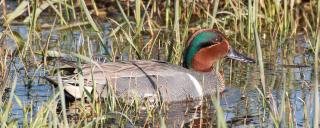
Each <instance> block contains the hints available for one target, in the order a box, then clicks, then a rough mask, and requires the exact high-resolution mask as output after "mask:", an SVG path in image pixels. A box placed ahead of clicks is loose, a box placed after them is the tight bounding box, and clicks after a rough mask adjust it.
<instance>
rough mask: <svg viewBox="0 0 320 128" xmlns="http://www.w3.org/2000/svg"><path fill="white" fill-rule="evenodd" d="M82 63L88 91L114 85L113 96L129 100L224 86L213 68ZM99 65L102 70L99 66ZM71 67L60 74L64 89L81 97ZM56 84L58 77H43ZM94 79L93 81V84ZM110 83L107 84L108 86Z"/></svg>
mask: <svg viewBox="0 0 320 128" xmlns="http://www.w3.org/2000/svg"><path fill="white" fill-rule="evenodd" d="M98 64H99V66H100V68H99V67H97V66H95V65H89V64H84V65H82V74H83V80H84V83H85V87H86V89H87V90H88V91H89V92H91V91H92V90H93V89H92V88H93V85H95V86H96V92H97V95H98V96H100V97H101V98H105V97H107V96H108V95H109V94H110V91H109V89H113V90H114V92H115V94H116V96H118V97H120V98H122V99H125V100H126V101H130V100H133V99H136V98H138V99H144V100H151V101H154V100H160V99H161V100H162V101H164V102H179V101H193V100H200V99H202V97H203V96H208V95H212V94H214V93H215V92H217V90H218V91H220V92H221V91H223V90H224V81H223V79H222V77H221V75H220V74H219V73H216V72H197V71H193V70H188V69H186V68H183V67H180V66H177V65H172V64H168V63H166V62H160V61H144V60H141V61H130V62H113V63H98ZM101 69H102V70H101ZM77 75H79V74H78V71H77V70H76V69H74V71H73V73H71V75H69V76H67V77H66V76H65V77H63V78H62V80H63V83H64V87H65V90H66V92H68V93H69V94H71V96H73V97H74V98H76V99H77V98H81V96H82V94H83V93H82V91H80V90H81V89H80V86H79V84H80V83H78V81H81V80H77V78H78V77H77ZM46 78H47V80H49V81H50V82H51V83H54V84H55V85H57V81H58V77H55V76H48V77H46ZM94 83H95V84H94ZM108 87H109V88H108Z"/></svg>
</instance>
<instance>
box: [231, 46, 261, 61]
mask: <svg viewBox="0 0 320 128" xmlns="http://www.w3.org/2000/svg"><path fill="white" fill-rule="evenodd" d="M226 58H229V59H234V60H239V61H241V62H246V63H255V62H256V61H255V60H254V59H251V58H249V57H247V56H245V55H242V54H240V53H239V52H237V51H236V50H234V49H233V48H231V49H230V50H229V53H228V54H227V56H226Z"/></svg>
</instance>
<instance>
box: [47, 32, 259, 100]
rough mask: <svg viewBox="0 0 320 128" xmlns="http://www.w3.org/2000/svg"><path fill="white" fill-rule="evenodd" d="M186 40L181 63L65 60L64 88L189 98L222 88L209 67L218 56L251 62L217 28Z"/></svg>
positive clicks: (76, 94) (100, 93)
mask: <svg viewBox="0 0 320 128" xmlns="http://www.w3.org/2000/svg"><path fill="white" fill-rule="evenodd" d="M187 43H188V47H187V48H186V50H185V52H184V59H183V67H180V66H177V65H172V64H169V63H166V62H160V61H145V60H140V61H130V62H112V63H98V62H94V64H82V65H81V66H80V67H79V66H78V65H75V64H74V63H67V64H68V65H69V66H71V68H68V69H72V72H71V73H70V74H68V75H65V76H64V77H62V83H63V85H64V87H65V90H66V91H67V92H68V93H69V94H71V95H72V96H73V97H74V98H76V99H77V98H80V97H82V96H83V94H84V93H83V92H84V91H83V88H82V89H81V88H80V86H79V85H83V84H84V88H85V89H87V91H89V92H92V91H93V90H94V91H96V93H97V95H98V96H99V97H102V98H104V97H107V96H110V93H111V92H114V93H115V94H116V96H117V97H120V98H123V99H129V100H131V99H134V98H138V99H148V100H161V101H164V102H179V101H190V100H199V99H202V97H203V96H208V95H212V94H215V92H222V91H223V90H224V86H225V85H224V80H223V78H222V76H221V75H220V74H219V73H218V72H216V71H214V70H213V67H212V65H214V64H215V63H216V62H217V61H218V60H220V59H223V58H230V59H235V60H239V61H243V62H248V63H253V62H254V60H253V59H251V58H248V57H246V56H244V55H242V54H240V53H238V52H237V51H235V50H234V49H233V48H232V47H231V46H230V45H229V42H228V40H227V38H226V37H225V36H224V34H222V33H221V32H220V31H218V30H216V29H202V30H199V31H197V32H195V33H194V34H193V35H192V36H191V37H190V39H189V40H188V42H187ZM75 67H78V68H75ZM61 69H62V68H61ZM46 79H47V80H48V81H49V82H51V83H53V84H55V85H58V84H57V83H58V77H56V76H47V77H46ZM79 81H82V82H79ZM82 83H83V84H82ZM81 87H82V86H81ZM110 90H111V91H110Z"/></svg>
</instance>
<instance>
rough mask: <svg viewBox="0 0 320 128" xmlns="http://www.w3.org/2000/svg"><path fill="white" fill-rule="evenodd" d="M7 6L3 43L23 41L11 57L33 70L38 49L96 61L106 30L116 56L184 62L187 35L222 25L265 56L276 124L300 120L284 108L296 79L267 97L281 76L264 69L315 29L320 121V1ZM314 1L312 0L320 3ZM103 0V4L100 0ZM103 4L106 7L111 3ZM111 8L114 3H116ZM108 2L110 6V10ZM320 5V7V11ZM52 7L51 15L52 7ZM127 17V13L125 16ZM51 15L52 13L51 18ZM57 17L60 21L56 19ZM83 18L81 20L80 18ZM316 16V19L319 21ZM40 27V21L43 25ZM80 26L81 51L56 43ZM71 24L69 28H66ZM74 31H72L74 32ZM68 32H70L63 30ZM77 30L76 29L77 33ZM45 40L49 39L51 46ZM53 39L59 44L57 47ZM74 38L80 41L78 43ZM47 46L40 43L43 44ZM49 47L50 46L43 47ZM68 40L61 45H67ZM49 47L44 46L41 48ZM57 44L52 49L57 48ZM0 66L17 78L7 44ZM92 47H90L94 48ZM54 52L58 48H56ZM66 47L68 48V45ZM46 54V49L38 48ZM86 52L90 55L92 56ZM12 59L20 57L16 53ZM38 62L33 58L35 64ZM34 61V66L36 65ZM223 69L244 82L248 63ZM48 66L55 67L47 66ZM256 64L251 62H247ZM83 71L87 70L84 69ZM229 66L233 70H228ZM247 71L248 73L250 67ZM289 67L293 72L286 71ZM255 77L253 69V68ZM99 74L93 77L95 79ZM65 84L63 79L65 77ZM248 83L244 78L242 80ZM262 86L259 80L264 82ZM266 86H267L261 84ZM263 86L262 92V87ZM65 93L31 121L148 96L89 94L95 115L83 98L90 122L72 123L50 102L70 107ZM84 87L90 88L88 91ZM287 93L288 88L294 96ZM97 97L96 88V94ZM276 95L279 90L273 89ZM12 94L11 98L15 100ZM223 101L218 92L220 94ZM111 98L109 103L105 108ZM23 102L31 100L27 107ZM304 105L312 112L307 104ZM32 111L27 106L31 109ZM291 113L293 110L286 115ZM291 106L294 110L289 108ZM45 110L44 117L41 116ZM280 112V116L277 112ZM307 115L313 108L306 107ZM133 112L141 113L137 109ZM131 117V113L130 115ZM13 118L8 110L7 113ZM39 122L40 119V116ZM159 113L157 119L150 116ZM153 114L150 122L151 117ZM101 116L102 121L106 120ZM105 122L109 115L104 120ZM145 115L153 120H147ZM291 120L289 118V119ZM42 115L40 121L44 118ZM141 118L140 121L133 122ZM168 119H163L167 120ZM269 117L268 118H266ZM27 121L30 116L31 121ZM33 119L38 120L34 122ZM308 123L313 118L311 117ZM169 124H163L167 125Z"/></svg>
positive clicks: (243, 46) (118, 107)
mask: <svg viewBox="0 0 320 128" xmlns="http://www.w3.org/2000/svg"><path fill="white" fill-rule="evenodd" d="M1 2H2V6H3V8H2V9H3V11H2V12H3V14H4V15H3V16H4V20H5V21H4V23H5V24H4V25H6V26H7V27H6V29H5V30H4V31H5V32H3V33H2V35H1V36H0V37H1V38H2V39H0V45H2V46H3V45H4V42H5V41H4V40H3V39H4V38H5V39H6V40H7V39H10V38H11V39H12V40H13V41H14V42H15V43H16V45H17V47H18V48H17V49H16V52H17V54H12V58H14V57H16V58H18V59H19V60H20V61H21V62H22V63H23V65H24V66H23V68H24V69H25V70H24V71H28V70H31V69H33V68H36V69H40V68H41V67H42V66H43V67H46V66H47V65H48V64H47V63H46V61H47V60H46V59H47V58H45V59H43V60H44V64H42V62H41V59H40V60H39V59H37V58H38V57H39V56H44V57H50V56H51V55H49V54H50V53H59V55H62V53H63V55H70V56H73V57H77V58H78V60H79V61H78V62H79V66H80V65H81V63H80V61H86V62H94V58H95V56H94V55H93V54H94V53H92V52H93V51H94V50H91V49H90V42H93V40H94V38H96V39H97V42H98V43H99V46H101V47H102V48H103V49H104V50H105V51H107V49H108V47H107V44H104V42H105V41H104V40H103V38H104V36H106V37H107V38H110V40H111V41H112V42H113V46H112V51H109V52H110V53H111V56H107V57H110V58H111V59H110V60H113V61H116V60H117V58H119V60H127V58H128V59H152V58H156V59H161V60H167V61H169V62H171V63H175V64H180V63H181V61H182V57H181V56H182V54H183V49H184V48H185V47H186V46H187V44H185V42H186V41H187V39H188V36H189V35H190V34H191V33H192V32H194V31H195V30H198V29H201V28H218V29H219V30H221V31H223V32H224V33H226V35H227V36H228V37H229V39H230V44H231V46H233V47H235V48H236V49H239V50H240V51H243V52H247V54H249V55H250V56H256V58H257V60H258V67H259V73H260V75H259V81H260V82H259V83H261V85H262V89H260V88H257V91H258V92H261V95H260V96H261V98H262V100H261V101H259V103H262V104H263V108H264V111H269V112H270V115H268V113H264V115H263V118H264V119H268V118H269V117H270V118H272V123H273V124H274V125H275V127H279V126H280V125H281V124H290V125H291V126H294V124H295V122H294V119H293V118H291V117H292V116H293V115H294V113H293V112H292V110H290V111H286V109H285V108H291V107H292V105H291V104H290V102H289V100H290V99H289V97H290V94H289V92H288V88H287V86H290V85H291V82H290V81H291V80H290V79H287V78H286V76H290V74H289V75H283V76H282V79H281V81H282V83H283V84H282V85H283V93H282V95H281V98H280V100H279V101H280V103H279V104H280V105H278V104H276V102H277V101H274V102H273V103H269V102H268V101H270V100H269V99H268V98H270V97H269V95H268V94H270V93H271V92H272V91H273V90H274V87H276V86H274V85H275V83H276V82H275V81H276V77H274V78H273V79H272V82H271V84H269V82H270V81H268V78H267V77H266V76H265V74H266V72H265V71H264V70H265V67H266V66H265V64H266V63H273V64H275V65H278V63H277V62H276V60H275V59H274V58H277V59H278V58H279V59H280V60H281V62H283V63H286V64H287V63H289V64H290V63H291V62H290V61H289V60H288V62H286V61H285V60H284V59H287V58H289V57H288V56H293V55H295V53H294V52H293V51H292V50H291V49H289V48H292V47H293V45H295V44H294V43H293V45H292V43H286V41H285V40H287V39H288V38H293V37H295V35H296V34H297V33H298V32H300V31H304V32H306V33H307V34H309V33H310V34H309V35H311V36H312V37H311V40H312V39H313V38H315V37H316V41H314V42H315V43H313V40H312V41H310V44H311V46H313V47H312V49H313V50H314V53H315V60H314V62H315V64H314V78H315V79H314V83H315V84H314V88H315V90H314V97H315V98H314V100H315V104H314V109H315V111H314V113H315V114H314V116H313V117H314V118H313V119H312V120H313V126H315V127H316V126H318V124H319V122H318V120H319V115H318V113H319V94H318V68H319V67H318V62H319V60H318V53H319V42H320V34H319V33H320V32H319V31H320V29H319V26H320V25H319V22H320V18H319V17H320V1H319V0H318V1H316V0H311V1H310V4H308V3H298V2H299V1H293V0H290V1H289V0H284V1H279V0H278V1H258V0H247V1H219V0H215V1H196V0H192V1H184V2H182V1H179V0H175V1H171V0H166V1H155V0H154V1H152V0H150V1H145V0H135V1H125V2H124V1H121V0H116V1H115V2H110V3H111V4H108V5H105V4H104V3H103V2H101V3H100V2H99V1H94V0H91V2H92V6H91V5H90V4H88V3H86V2H87V1H86V0H80V1H79V3H76V2H75V1H54V0H53V1H43V2H37V1H21V2H20V3H19V6H18V7H16V8H15V9H14V10H13V11H11V12H9V13H8V15H5V14H6V8H5V7H4V6H5V5H6V3H5V2H6V0H2V1H1ZM316 2H317V5H315V4H312V3H316ZM101 5H103V6H101ZM104 6H107V7H105V8H104ZM109 7H110V8H111V9H109ZM100 8H103V9H105V10H107V11H106V12H107V13H109V12H110V13H112V11H113V10H115V11H116V14H115V16H114V15H111V14H110V15H107V17H103V20H102V21H99V20H97V18H96V17H97V16H96V15H98V13H99V11H100V10H99V9H100ZM108 9H109V10H108ZM313 10H316V11H313ZM47 11H49V12H50V14H49V15H52V16H53V15H54V17H56V18H55V19H54V22H53V23H50V24H52V25H51V26H50V27H52V28H51V29H50V30H51V32H50V33H51V34H49V37H48V38H46V40H45V41H43V39H42V38H41V36H42V35H41V29H42V28H41V26H42V25H43V21H41V22H40V20H42V15H46V13H47ZM51 13H52V14H51ZM119 17H120V18H119ZM49 18H50V17H49ZM20 19H23V20H22V21H23V22H22V23H24V24H26V25H28V27H29V29H28V36H27V39H23V38H22V36H21V35H22V34H23V33H18V32H17V31H16V30H12V29H11V28H12V26H14V24H15V23H16V22H19V21H21V20H20ZM56 20H57V22H56ZM74 21H77V23H74ZM314 21H316V22H314ZM100 22H108V24H110V28H109V29H110V34H109V35H104V34H103V33H102V31H101V30H102V27H101V26H100V25H99V24H100ZM39 26H40V27H39ZM76 29H78V30H79V31H80V33H81V34H82V35H85V36H82V38H85V41H83V42H81V43H80V44H85V45H82V46H81V47H80V48H79V49H78V51H76V52H68V51H71V50H72V49H73V48H68V47H63V46H62V45H63V42H64V41H65V40H64V39H63V38H59V39H58V41H57V42H50V39H51V36H52V35H53V33H59V34H60V35H59V36H61V37H70V33H72V32H74V31H76ZM66 31H67V32H66ZM88 31H91V32H94V37H91V35H86V34H87V33H86V32H88ZM68 32H69V33H68ZM62 33H67V34H62ZM71 36H72V35H71ZM43 42H46V44H45V47H44V44H43ZM53 43H56V45H55V46H53V47H51V46H50V45H52V44H53ZM71 45H76V44H75V43H71ZM38 46H40V47H38ZM41 46H43V47H41ZM60 46H61V47H60ZM43 49H45V52H42V50H43ZM52 49H53V50H52ZM279 49H281V53H280V54H281V55H280V56H278V55H277V54H278V50H279ZM0 50H1V51H0V55H1V57H0V60H1V62H0V69H1V77H2V81H7V80H6V79H9V78H10V77H7V76H8V75H10V72H9V70H8V68H10V67H11V66H9V65H8V63H10V62H8V59H7V58H8V57H9V53H10V51H9V50H4V49H2V48H0ZM90 50H91V51H90ZM50 51H51V52H50ZM61 51H62V52H61ZM38 53H41V54H38ZM86 56H89V57H88V58H86ZM12 60H13V59H12ZM30 63H31V64H30ZM32 65H33V66H32ZM218 65H219V68H217V69H222V68H223V67H224V66H231V67H230V69H232V70H230V74H229V78H230V80H227V83H228V82H229V83H231V81H232V84H238V83H237V79H239V78H242V76H241V75H240V74H237V73H234V72H235V71H236V69H242V68H243V65H242V64H238V63H237V62H230V65H228V64H227V63H224V64H222V63H220V64H218ZM46 69H48V70H50V69H49V68H47V67H46ZM246 69H247V70H246V71H249V70H250V69H251V67H248V68H246ZM79 70H81V69H79ZM227 70H228V69H227ZM246 71H244V72H246ZM26 74H28V76H34V74H32V73H29V72H26ZM284 74H286V73H284ZM246 76H249V75H246ZM92 79H93V80H94V78H92ZM79 81H80V83H82V82H81V78H80V80H79ZM2 83H3V84H5V85H6V86H11V87H12V88H13V87H14V85H10V84H8V83H7V82H2ZM60 85H63V83H60ZM239 85H241V84H239ZM258 85H260V84H258ZM81 86H84V83H82V84H81ZM59 87H60V90H63V87H62V86H59ZM258 87H260V86H258ZM261 90H262V91H261ZM59 93H60V97H57V95H58V94H55V95H54V96H55V98H53V99H51V100H49V101H48V102H50V104H48V105H43V109H42V110H41V111H39V114H38V115H39V116H37V117H36V118H35V119H34V120H33V121H35V122H34V123H33V124H32V125H36V124H40V125H48V126H58V124H60V123H61V124H62V125H63V126H65V127H73V126H88V127H90V126H98V124H99V123H100V124H102V123H103V121H102V120H104V119H109V118H107V117H104V116H102V115H103V114H106V113H108V112H110V111H111V112H113V111H120V112H121V113H124V114H132V112H131V111H135V112H136V111H139V110H138V109H137V108H138V107H141V106H143V105H142V103H135V104H134V103H133V104H134V105H132V106H130V105H125V104H123V103H121V101H119V100H118V99H115V98H114V97H112V96H113V95H110V97H109V99H106V102H105V103H104V104H103V103H102V102H101V101H98V100H94V98H92V96H91V95H90V94H86V95H87V96H89V97H91V98H88V99H89V100H90V106H91V107H92V108H93V110H92V111H90V112H92V113H91V115H90V114H88V113H86V112H88V111H89V110H87V111H86V112H85V107H84V104H83V103H84V101H85V98H82V103H81V105H80V106H81V107H82V110H84V111H83V113H80V115H82V116H81V119H80V120H81V121H86V123H87V124H85V125H83V124H81V123H72V122H70V120H68V118H67V114H66V111H67V108H64V107H62V109H63V110H62V116H59V115H57V114H56V110H54V109H55V108H50V107H52V106H54V104H56V103H57V102H56V101H61V102H62V106H65V104H66V103H64V101H65V99H63V95H64V94H63V92H62V91H60V92H59ZM84 93H85V92H84ZM287 93H288V95H287ZM93 97H95V96H94V94H93ZM271 97H272V95H271ZM10 100H11V101H12V100H13V99H12V98H11V99H10ZM217 101H219V97H217ZM213 103H214V104H215V107H216V108H217V110H218V114H219V116H218V120H219V126H221V127H226V124H225V122H226V120H224V116H223V110H222V109H223V108H219V107H220V106H219V104H218V102H216V101H213ZM104 105H106V106H107V107H106V108H107V110H101V109H102V108H104ZM22 107H24V106H22ZM1 108H3V109H6V110H5V113H6V114H4V116H6V115H7V113H8V111H11V110H10V106H9V107H6V106H4V105H2V106H1ZM309 109H310V108H308V107H307V106H306V105H305V111H308V110H309ZM155 110H158V109H153V110H150V111H148V112H150V113H152V114H153V115H152V114H150V115H151V116H155V115H157V113H156V112H152V111H155ZM26 113H27V112H26ZM286 113H287V114H286ZM288 113H289V114H288ZM41 114H42V115H44V116H41ZM88 115H90V116H92V117H93V118H94V119H93V120H92V121H91V122H90V120H89V119H85V117H86V116H88ZM158 115H160V118H154V119H163V117H162V116H163V115H162V113H160V114H159V113H158ZM279 115H280V117H278V116H279ZM305 115H308V114H307V112H305ZM133 117H134V116H133ZM40 118H46V119H53V122H50V121H48V122H46V121H45V120H42V121H38V120H37V119H40ZM129 118H131V117H130V116H129ZM6 119H8V116H7V117H6ZM36 120H37V121H38V122H37V121H36ZM150 120H152V119H150ZM150 120H148V121H150ZM100 121H101V122H100ZM104 121H105V120H104ZM148 121H146V122H148ZM285 121H288V122H287V123H285ZM39 122H40V123H39ZM133 122H134V121H133ZM162 122H164V121H162ZM265 122H266V120H263V121H262V122H261V124H263V123H265ZM2 123H3V125H4V126H9V125H8V124H9V123H8V121H7V120H6V121H4V122H2ZM27 125H28V123H25V126H27ZM30 125H31V124H30ZM307 125H308V123H307ZM162 126H163V125H162Z"/></svg>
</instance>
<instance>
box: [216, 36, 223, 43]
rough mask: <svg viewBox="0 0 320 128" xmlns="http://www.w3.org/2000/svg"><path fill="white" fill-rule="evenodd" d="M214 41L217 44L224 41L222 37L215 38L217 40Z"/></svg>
mask: <svg viewBox="0 0 320 128" xmlns="http://www.w3.org/2000/svg"><path fill="white" fill-rule="evenodd" d="M214 41H215V42H221V41H222V39H221V37H220V36H218V37H217V38H215V39H214Z"/></svg>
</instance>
